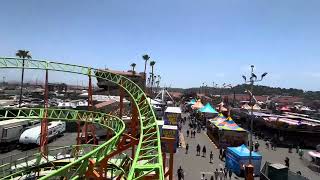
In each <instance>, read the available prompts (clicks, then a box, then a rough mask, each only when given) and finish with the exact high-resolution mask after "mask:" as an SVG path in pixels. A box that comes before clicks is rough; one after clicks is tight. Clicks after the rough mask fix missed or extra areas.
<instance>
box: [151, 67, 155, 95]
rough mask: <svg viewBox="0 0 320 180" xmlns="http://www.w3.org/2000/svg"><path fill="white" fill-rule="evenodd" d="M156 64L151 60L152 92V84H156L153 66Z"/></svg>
mask: <svg viewBox="0 0 320 180" xmlns="http://www.w3.org/2000/svg"><path fill="white" fill-rule="evenodd" d="M155 64H156V62H155V61H150V66H151V92H152V86H153V84H154V74H153V68H154V65H155Z"/></svg>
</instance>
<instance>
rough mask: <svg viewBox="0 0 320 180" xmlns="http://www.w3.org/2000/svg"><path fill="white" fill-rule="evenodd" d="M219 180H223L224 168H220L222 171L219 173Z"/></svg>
mask: <svg viewBox="0 0 320 180" xmlns="http://www.w3.org/2000/svg"><path fill="white" fill-rule="evenodd" d="M219 179H220V180H223V169H222V168H220V171H219Z"/></svg>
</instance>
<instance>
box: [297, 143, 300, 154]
mask: <svg viewBox="0 0 320 180" xmlns="http://www.w3.org/2000/svg"><path fill="white" fill-rule="evenodd" d="M299 150H300V146H299V145H297V146H296V153H297V154H298V153H299Z"/></svg>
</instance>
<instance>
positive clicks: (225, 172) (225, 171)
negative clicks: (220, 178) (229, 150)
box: [223, 167, 228, 180]
mask: <svg viewBox="0 0 320 180" xmlns="http://www.w3.org/2000/svg"><path fill="white" fill-rule="evenodd" d="M223 175H224V179H225V180H226V179H227V178H228V169H227V168H226V167H225V168H224V169H223Z"/></svg>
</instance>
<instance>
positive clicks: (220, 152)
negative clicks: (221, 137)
mask: <svg viewBox="0 0 320 180" xmlns="http://www.w3.org/2000/svg"><path fill="white" fill-rule="evenodd" d="M219 159H222V148H220V150H219Z"/></svg>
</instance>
